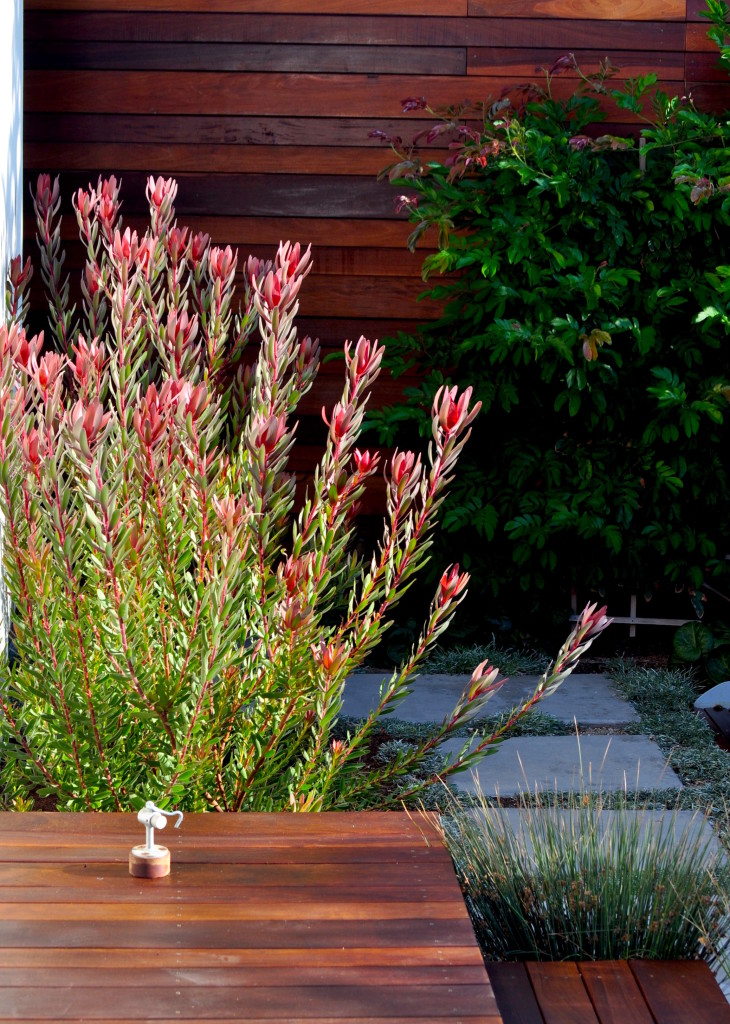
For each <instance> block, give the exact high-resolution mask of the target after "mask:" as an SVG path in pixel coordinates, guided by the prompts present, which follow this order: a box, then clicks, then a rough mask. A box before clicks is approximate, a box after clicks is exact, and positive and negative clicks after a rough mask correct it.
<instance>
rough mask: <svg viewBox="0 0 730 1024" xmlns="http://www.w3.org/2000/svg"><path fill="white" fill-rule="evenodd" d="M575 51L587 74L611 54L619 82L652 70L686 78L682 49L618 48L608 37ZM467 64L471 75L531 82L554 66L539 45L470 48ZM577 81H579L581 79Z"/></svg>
mask: <svg viewBox="0 0 730 1024" xmlns="http://www.w3.org/2000/svg"><path fill="white" fill-rule="evenodd" d="M572 52H573V53H574V54H575V57H576V60H577V61H578V64H579V66H580V68H581V70H582V71H583V72H584V73H586V74H588V73H590V72H593V71H595V70H597V68H598V65H599V63H600V62H601V61H602V60H604V59H605V58H606V57H607V56H610V58H611V62H612V63H613V64H614V65H615V66H616V67H617V68H618V69H619V74H618V75H617V76H616V79H614V80H615V81H620V80H622V79H624V78H630V77H634V76H636V75H642V74H646V73H647V72H648V71H659V72H660V73H661V76H662V78H663V79H664V80H665V81H682V80H683V79H684V53H683V52H682V51H681V50H675V51H673V52H672V51H670V52H664V51H659V52H656V51H651V50H615V49H613V47H612V46H611V45H610V40H607V41H606V46H605V48H604V49H603V50H582V49H575V50H573V51H572ZM467 64H468V68H469V74H470V75H492V76H497V75H499V76H504V77H505V78H520V79H521V80H523V81H529V80H530V79H534V78H535V76H536V74H538V68H540V67H545V66H549V65H550V59H549V55H548V54H547V53H546V51H545V50H544V49H540V48H538V47H531V48H527V47H520V48H517V47H514V48H506V47H501V46H485V47H474V48H470V49H469V53H468V56H467ZM575 81H576V83H577V81H578V80H577V79H575Z"/></svg>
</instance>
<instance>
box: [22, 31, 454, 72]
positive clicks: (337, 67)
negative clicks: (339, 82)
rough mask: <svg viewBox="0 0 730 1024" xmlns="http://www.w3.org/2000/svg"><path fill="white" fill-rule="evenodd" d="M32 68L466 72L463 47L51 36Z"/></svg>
mask: <svg viewBox="0 0 730 1024" xmlns="http://www.w3.org/2000/svg"><path fill="white" fill-rule="evenodd" d="M25 67H26V69H27V70H29V71H34V70H39V69H45V70H49V71H50V70H61V69H73V70H79V69H85V70H103V71H154V70H158V71H169V70H170V69H172V68H180V67H184V68H186V69H187V70H188V71H209V70H210V69H211V68H215V69H216V70H217V71H266V72H270V71H281V72H300V73H301V72H304V73H307V72H311V71H313V70H316V71H317V73H318V74H324V73H329V74H333V73H334V74H395V75H397V74H402V75H463V74H465V72H466V55H465V51H464V48H463V47H447V46H433V47H426V46H421V47H413V46H411V47H407V46H342V45H334V46H333V45H315V44H312V43H309V44H307V43H300V44H298V45H292V44H290V45H282V44H280V43H260V44H257V43H248V44H247V43H198V44H197V45H195V46H190V44H189V43H160V42H149V43H140V42H135V43H134V45H126V46H121V45H119V43H116V44H111V43H107V42H106V41H97V40H88V39H83V40H78V39H77V40H75V41H69V42H67V43H66V44H65V45H64V46H63V47H59V45H58V42H57V41H56V40H53V39H48V40H44V41H38V42H36V43H34V45H32V46H30V47H28V48H27V51H26V61H25Z"/></svg>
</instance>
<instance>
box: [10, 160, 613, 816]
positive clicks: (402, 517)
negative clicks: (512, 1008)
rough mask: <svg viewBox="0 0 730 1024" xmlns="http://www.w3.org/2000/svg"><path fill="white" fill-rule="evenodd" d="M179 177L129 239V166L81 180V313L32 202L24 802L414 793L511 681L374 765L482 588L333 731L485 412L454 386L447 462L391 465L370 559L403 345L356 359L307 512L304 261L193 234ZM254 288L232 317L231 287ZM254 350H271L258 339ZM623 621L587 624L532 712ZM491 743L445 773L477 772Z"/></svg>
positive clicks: (41, 182) (481, 690)
mask: <svg viewBox="0 0 730 1024" xmlns="http://www.w3.org/2000/svg"><path fill="white" fill-rule="evenodd" d="M176 191H177V186H176V184H175V182H174V181H172V180H164V179H162V178H158V179H157V180H154V179H152V178H150V180H149V183H148V188H147V198H148V201H149V211H150V222H149V226H148V228H147V230H146V231H145V233H144V235H142V236H141V237H140V236H139V235H138V233H137V231H132V230H130V228H129V227H126V228H124V227H123V226H122V221H121V217H120V212H119V187H118V184H117V182H116V180H115V179H114V178H110V179H108V180H105V181H102V180H100V181H99V182H98V184H97V186H96V187H95V188H92V187H91V186H90V187H89V190H88V191H86V190H83V189H80V190H79V191H78V192H77V193H76V195H75V196H74V201H73V205H74V209H75V213H76V218H77V221H78V226H79V231H80V235H81V239H82V242H83V244H84V246H85V248H86V263H85V267H84V270H83V275H82V280H81V293H82V300H81V309H79V310H77V309H76V308H75V307H72V306H71V305H70V300H69V296H70V284H69V280H68V278H67V277H64V274H63V269H62V268H63V254H62V252H61V243H60V217H59V208H60V197H59V188H58V182H57V181H56V182H55V183H53V184H52V183H51V180H50V178H48V177H47V176H45V175H42V176H41V177H40V178H39V179H38V185H37V189H36V193H35V197H34V198H35V210H36V220H37V225H38V240H39V243H40V248H41V273H42V277H43V281H44V284H45V288H46V293H47V297H48V304H49V313H50V315H49V328H50V334H51V336H52V338H53V348H52V349H51V347H50V346H48V345H45V344H44V336H43V333H40V334H38V335H34V336H32V337H30V336H29V335H28V333H27V332H26V330H25V327H24V318H25V317H26V315H27V312H28V306H27V303H26V302H23V301H21V299H22V298H23V293H24V291H26V288H27V284H28V280H29V278H30V273H31V268H30V266H29V264H26V265H25V266H22V265H21V262H20V260H15V261H13V264H12V266H11V271H10V275H9V290H8V309H9V310H10V311H11V320H10V322H9V325H8V326H7V327H4V328H2V329H1V330H0V511H1V512H2V515H3V517H4V522H5V541H6V543H5V551H4V573H5V580H6V583H7V586H8V588H9V592H10V596H11V600H12V606H13V627H14V635H15V648H16V651H17V655H16V657H14V658H13V659H10V660H8V659H6V664H5V672H4V679H3V681H2V686H1V687H0V712H1V714H0V721H1V726H2V732H3V734H4V741H5V742H4V754H5V757H6V763H5V766H4V782H5V787H6V788H5V792H6V798H13V797H15V798H19V797H23V798H27V797H28V795H31V796H36V795H41V796H44V795H45V796H47V795H50V796H52V797H53V799H54V800H55V806H57V807H59V808H66V809H102V810H114V809H117V810H119V809H124V808H127V807H130V806H131V807H134V806H137V805H138V804H139V803H140V802H141V801H142V800H144V799H147V798H152V799H154V800H155V801H156V802H157V803H158V804H161V805H162V806H165V805H167V804H169V803H171V802H175V803H176V804H177V805H178V806H180V807H182V808H188V809H191V810H199V809H206V808H215V809H219V810H233V811H237V810H277V809H286V808H291V809H294V810H320V809H325V808H353V807H369V806H379V807H387V806H391V805H393V804H396V803H397V802H398V801H399V800H400V799H401V798H403V797H404V796H406V795H408V793H409V792H411V791H412V790H413V788H414V786H416V787H417V786H420V785H422V784H425V782H427V781H428V780H427V779H426V780H421V781H419V782H418V783H417V784H416V783H414V782H413V778H414V776H413V774H412V773H413V770H414V768H416V767H417V766H418V765H420V764H422V762H423V761H424V759H425V758H427V757H428V756H429V755H431V754H432V753H433V752H434V751H435V749H436V748H437V747H438V745H439V743H440V742H441V741H442V740H443V739H444V738H446V737H447V736H448V735H450V734H451V733H453V732H454V730H455V729H457V728H458V727H459V726H461V725H463V724H464V722H465V721H466V719H467V718H468V717H469V716H470V715H471V714H473V713H474V712H475V711H476V710H477V709H478V708H479V707H481V705H482V704H483V703H484V701H485V700H486V699H487V698H488V697H489V695H490V693H492V692H493V691H494V689H495V688H496V687H497V686H498V685H499V683H498V682H497V671H496V669H492V668H490V667H487V665H486V663H484V664H482V665H480V666H479V667H478V668H477V670H476V671H475V672H474V674H473V676H472V679H471V682H470V683H469V686H468V688H467V691H466V692H465V693H464V695H463V697H462V698H461V699H460V700H459V702H458V704H457V705H456V707H455V708H454V711H453V713H452V714H451V715H450V716H448V717H447V719H446V720H445V721H444V722H443V724H442V725H441V727H440V728H439V729H438V730H436V732H435V733H434V734H433V735H432V736H430V737H429V738H428V739H426V740H424V741H422V742H421V743H420V744H418V745H416V746H414V747H413V748H409V750H408V751H407V752H404V754H403V755H402V756H400V757H398V758H396V759H394V760H392V761H388V762H386V763H383V762H382V761H377V760H376V759H374V758H373V757H372V750H371V740H372V736H373V733H374V729H375V726H376V724H377V721H378V719H379V717H380V716H381V715H383V714H385V713H387V712H389V711H392V710H393V709H394V708H395V707H396V706H397V704H398V702H399V701H400V700H402V699H403V697H404V696H405V695H406V693H407V692H408V689H409V685H410V681H411V679H412V677H413V674H414V672H415V670H416V668H417V666H418V664H419V662H420V661H421V659H422V658H423V657H424V656H425V655H426V653H427V652H428V651H429V649H430V648H431V647H432V645H433V644H434V642H435V641H436V640H437V638H438V637H439V636H440V635H441V633H442V632H443V630H444V629H445V628H446V626H447V624H448V622H449V620H450V618H451V616H452V615H453V612H454V610H455V608H456V606H457V604H458V603H459V601H460V600H461V599H462V597H463V594H464V592H465V588H466V585H467V581H468V576H467V574H466V573H462V572H461V571H460V570H459V567H458V566H450V567H449V568H448V569H447V570H446V571H445V572H444V574H443V576H442V577H441V579H440V582H439V584H438V587H437V588H436V594H435V597H434V599H433V602H432V604H431V607H430V611H429V613H428V619H427V622H426V625H425V627H424V630H423V632H422V634H421V636H420V638H419V640H418V641H417V643H416V644H415V646H414V648H413V650H412V652H411V654H410V656H409V657H408V658H407V660H406V662H405V664H404V665H403V666H402V667H401V668H400V669H399V670H398V671H397V672H395V673H394V674H393V676H392V677H391V678H390V680H388V681H387V682H385V683H384V685H383V687H382V689H381V692H380V697H379V701H378V704H377V707H376V708H375V710H374V711H373V712H372V714H371V715H370V716H369V718H368V719H367V720H366V721H365V722H364V723H363V724H362V725H361V727H360V728H358V730H357V731H355V732H353V733H351V734H348V735H346V737H345V738H344V739H343V738H338V739H333V738H332V735H331V731H332V727H333V724H334V723H335V721H336V719H337V716H338V714H339V711H340V707H341V703H342V692H343V684H344V680H345V677H346V675H347V674H348V673H349V672H350V671H351V670H352V669H353V668H355V667H357V666H358V665H359V664H360V663H361V662H362V661H363V659H364V658H365V657H366V655H367V654H368V652H369V651H370V650H372V648H373V646H374V645H375V644H376V643H377V642H378V640H379V638H380V637H381V635H382V633H383V630H384V629H385V628H386V626H387V623H388V617H389V615H390V613H391V611H392V609H393V607H394V606H395V604H396V602H397V601H398V599H399V597H400V595H401V594H402V593H403V591H404V590H405V589H406V588H407V587H408V586H409V585H410V584H411V583H412V582H413V577H414V574H415V573H416V572H417V570H418V569H419V568H420V567H421V566H422V565H423V563H424V560H425V557H426V552H427V549H428V545H429V532H430V530H431V527H432V524H433V521H434V517H435V513H436V511H437V509H438V507H439V505H440V504H441V501H442V500H443V496H444V493H445V489H446V487H447V485H448V483H449V481H450V480H451V479H452V477H453V475H454V471H455V467H456V462H457V459H458V457H459V455H460V453H461V450H462V447H463V445H464V443H465V441H466V438H467V437H468V434H469V428H470V424H471V423H472V421H473V419H474V417H475V415H476V414H477V411H478V408H479V404H478V403H472V401H471V390H470V389H468V388H467V389H466V390H465V391H464V392H462V393H458V392H457V390H456V389H455V388H451V389H441V391H440V392H439V393H438V394H437V395H436V398H435V401H434V404H433V430H432V438H433V439H432V444H431V451H430V456H429V461H428V465H424V463H423V462H422V461H421V458H420V457H417V456H416V455H414V454H413V453H411V452H408V451H396V452H395V453H394V454H393V456H392V458H390V459H389V460H388V463H387V466H386V467H385V477H386V484H387V512H386V518H385V524H384V529H383V535H382V540H381V542H380V545H379V546H378V548H377V550H376V551H375V554H374V555H373V556H372V558H371V559H370V560H369V561H360V560H358V559H357V558H356V557H355V556H354V555H353V554H351V553H350V551H349V541H350V538H351V533H352V522H353V515H354V512H355V509H356V503H357V501H358V499H359V498H360V496H361V495H362V493H363V489H364V487H365V485H366V482H367V480H368V479H369V478H370V477H372V476H373V474H374V473H375V472H376V471H377V470H378V468H379V457H378V455H377V454H374V453H371V452H369V451H366V450H360V449H359V448H357V447H356V443H357V440H358V434H359V431H360V427H361V423H362V418H363V414H364V408H365V403H366V402H367V396H368V393H369V391H370V389H371V387H372V385H373V382H374V381H375V379H376V378H377V375H378V372H379V369H380V363H381V358H382V348H381V347H380V346H378V344H377V342H375V343H373V342H370V341H368V340H367V339H365V338H364V337H361V338H360V339H359V341H357V343H356V344H354V345H350V344H348V345H346V346H345V374H344V378H345V379H344V385H343V390H342V396H341V398H340V399H339V401H337V402H336V403H335V405H334V408H333V409H331V410H330V411H329V412H328V413H326V414H325V413H324V412H323V415H325V421H326V423H327V426H328V434H327V443H326V449H325V452H324V455H323V456H322V459H321V461H320V463H319V465H318V466H317V468H316V470H315V473H314V480H313V483H312V484H311V486H310V487H309V489H308V491H307V493H306V495H305V497H304V499H303V501H302V500H300V501H299V502H298V504H297V501H296V496H295V478H294V476H293V475H292V474H291V473H290V472H288V471H287V462H288V457H289V454H290V452H291V449H292V446H293V444H294V440H295V432H296V423H295V422H294V421H293V416H294V414H295V412H296V408H297V404H298V402H299V400H300V399H301V397H302V395H303V394H305V393H306V392H307V391H308V390H309V388H310V387H311V385H312V382H313V380H314V377H315V374H316V370H317V364H318V344H317V342H316V341H312V340H311V339H310V338H308V337H307V338H300V337H299V335H298V333H297V329H296V327H295V324H294V319H295V316H296V313H297V308H298V294H299V290H300V288H301V286H302V283H303V281H304V278H305V276H306V275H307V273H308V272H309V270H310V269H311V256H310V251H309V249H307V250H306V252H303V251H302V250H301V248H300V246H299V245H291V244H290V243H288V242H287V243H286V244H282V245H281V246H280V247H279V249H278V252H277V254H276V257H275V259H274V260H273V262H262V261H259V260H257V259H254V258H249V259H248V261H247V262H246V263H245V265H243V266H240V265H239V261H238V256H237V253H234V252H233V251H232V250H231V249H230V248H225V249H221V248H217V247H212V246H211V245H210V240H209V238H208V236H207V235H203V234H194V235H191V233H190V232H189V231H188V229H187V228H185V227H181V226H178V224H177V222H176V220H175V211H174V205H173V204H174V200H175V195H176ZM237 273H239V275H240V277H241V278H242V285H243V287H242V301H241V305H240V307H239V309H238V312H237V313H236V312H234V307H233V304H232V300H233V292H234V277H235V276H236V274H237ZM256 335H258V337H259V339H260V341H259V347H258V353H257V354H256V355H254V356H252V357H251V358H249V357H248V351H247V344H248V342H249V341H250V340H251V339H252V338H253V337H254V336H256ZM605 624H606V619H605V616H604V615H603V612H602V611H600V612H596V610H595V609H594V608H593V609H589V610H587V612H586V613H585V615H584V617H583V619H582V620H581V622H580V623H579V624H578V626H577V627H576V630H575V631H574V633H573V634H572V638H571V641H570V645H569V649H568V648H566V649H565V651H564V653H563V655H562V657H561V659H559V661H558V663H556V665H555V666H553V669H552V670H551V672H550V673H548V674H546V676H545V679H544V680H543V681H542V683H541V685H540V687H539V688H538V692H537V693H536V694H535V696H534V697H533V698H532V699H531V700H530V701H528V702H526V704H525V710H526V709H527V707H529V706H530V704H531V703H534V701H535V700H537V699H539V697H540V696H542V695H543V694H544V693H547V692H549V690H550V689H551V688H552V687H554V686H555V685H557V684H558V683H559V682H560V681H561V679H562V678H563V677H564V675H565V674H567V672H569V671H570V670H571V668H572V667H573V665H574V663H575V660H576V659H577V657H578V656H579V654H580V653H581V650H582V649H584V648H585V646H586V645H587V644H589V643H590V641H591V639H592V637H593V636H595V634H596V633H598V632H600V630H601V629H602V628H603V626H604V625H605ZM498 739H499V736H494V737H492V738H491V739H490V741H484V742H483V743H482V744H480V746H479V747H478V748H477V749H476V750H475V751H471V752H469V751H467V750H466V749H465V750H464V752H463V753H462V754H460V755H459V756H457V757H455V758H454V759H453V760H452V761H451V762H450V763H448V764H447V765H446V766H445V767H444V769H443V774H444V775H449V774H450V773H452V772H454V771H458V770H460V769H463V768H465V767H467V766H468V765H470V764H472V763H473V762H474V760H475V758H478V757H479V756H480V755H481V754H482V753H483V752H484V750H485V749H487V747H488V745H489V743H490V742H493V741H497V740H498Z"/></svg>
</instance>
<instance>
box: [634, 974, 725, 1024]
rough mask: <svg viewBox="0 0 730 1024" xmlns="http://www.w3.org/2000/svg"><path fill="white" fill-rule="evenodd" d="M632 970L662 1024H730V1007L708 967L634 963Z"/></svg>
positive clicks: (654, 1013) (650, 1006) (655, 1015)
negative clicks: (690, 1023) (689, 1023)
mask: <svg viewBox="0 0 730 1024" xmlns="http://www.w3.org/2000/svg"><path fill="white" fill-rule="evenodd" d="M630 966H631V970H632V972H633V974H634V977H635V978H636V980H637V981H638V983H639V985H640V987H641V990H642V992H643V994H644V998H645V999H646V1002H647V1003H648V1005H649V1008H650V1010H651V1012H652V1013H653V1015H654V1018H655V1019H656V1020H657V1021H658V1022H659V1024H687V1022H689V1021H691V1022H692V1024H728V1022H730V1004H729V1003H728V1001H727V1000H726V999H725V997H724V996H723V994H722V992H721V991H720V987H719V986H718V984H717V982H716V981H715V979H714V978H713V976H712V972H711V971H710V968H709V967H708V966H707V964H705V963H702V962H701V961H699V960H688V961H687V962H686V963H683V962H679V961H674V962H672V963H667V962H666V961H661V960H632V961H630Z"/></svg>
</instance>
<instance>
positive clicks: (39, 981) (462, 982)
mask: <svg viewBox="0 0 730 1024" xmlns="http://www.w3.org/2000/svg"><path fill="white" fill-rule="evenodd" d="M139 831H140V826H139V824H138V823H137V822H136V820H135V817H134V815H132V814H128V815H119V814H110V815H93V814H89V815H78V814H69V815H65V814H33V813H31V814H23V815H15V814H2V815H0V1021H11V1020H13V1021H17V1020H22V1021H26V1022H32V1021H66V1020H68V1021H72V1020H76V1021H78V1020H80V1019H83V1020H85V1021H105V1022H106V1024H113V1022H115V1021H119V1022H121V1021H125V1022H127V1024H130V1022H134V1021H137V1020H140V1021H141V1020H155V1021H162V1022H164V1021H165V1020H173V1019H174V1020H197V1021H208V1020H210V1021H254V1022H255V1021H283V1020H286V1021H287V1022H296V1021H302V1022H303V1021H307V1022H309V1024H312V1022H314V1021H330V1022H335V1021H342V1022H343V1024H344V1022H345V1021H348V1022H349V1024H356V1022H358V1021H359V1022H361V1024H365V1022H367V1024H376V1022H381V1024H382V1022H385V1021H388V1022H391V1024H399V1022H401V1021H402V1022H404V1024H405V1021H410V1022H411V1024H415V1021H418V1020H421V1021H425V1020H429V1021H434V1022H441V1021H444V1022H446V1021H457V1020H458V1021H463V1022H465V1024H500V1020H501V1018H500V1016H499V1013H498V1011H497V1008H496V1003H495V1000H494V995H493V993H492V990H491V986H490V984H489V979H488V977H487V975H486V972H485V970H484V966H483V964H482V962H481V956H480V953H479V950H478V948H477V947H476V943H475V941H474V935H473V930H472V928H471V924H470V922H469V919H468V916H467V913H466V908H465V906H464V903H463V899H462V897H461V893H460V890H459V886H458V883H457V881H456V877H455V875H454V871H453V867H452V865H451V861H450V858H449V856H448V854H447V852H446V850H445V849H444V848H443V846H442V845H441V844H440V842H439V840H438V836H437V833H436V831H435V829H434V826H433V823H432V819H431V818H430V817H425V818H422V819H420V820H419V821H413V820H412V819H411V818H409V816H407V815H405V814H378V813H375V814H371V813H366V814H362V815H359V814H356V813H345V814H342V815H338V814H320V815H296V816H295V815H287V814H279V815H264V814H251V815H238V816H236V815H212V814H210V815H189V816H187V817H186V818H185V820H184V822H183V827H182V829H181V830H180V832H175V833H172V832H171V834H170V835H169V836H168V835H167V834H165V837H164V838H165V842H166V843H167V844H168V845H169V848H170V851H171V854H172V873H171V875H170V876H168V877H167V878H165V879H162V880H159V881H157V882H148V881H140V880H139V879H134V878H132V877H130V875H129V873H128V870H127V865H126V858H127V853H128V849H129V847H130V845H132V844H134V843H135V842H137V840H138V839H139ZM425 837H428V840H429V842H428V843H426V841H425ZM23 840H24V842H22V841H23ZM33 861H34V862H33ZM405 892H408V893H410V897H411V898H409V899H405V900H404V899H403V894H404V893H405Z"/></svg>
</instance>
